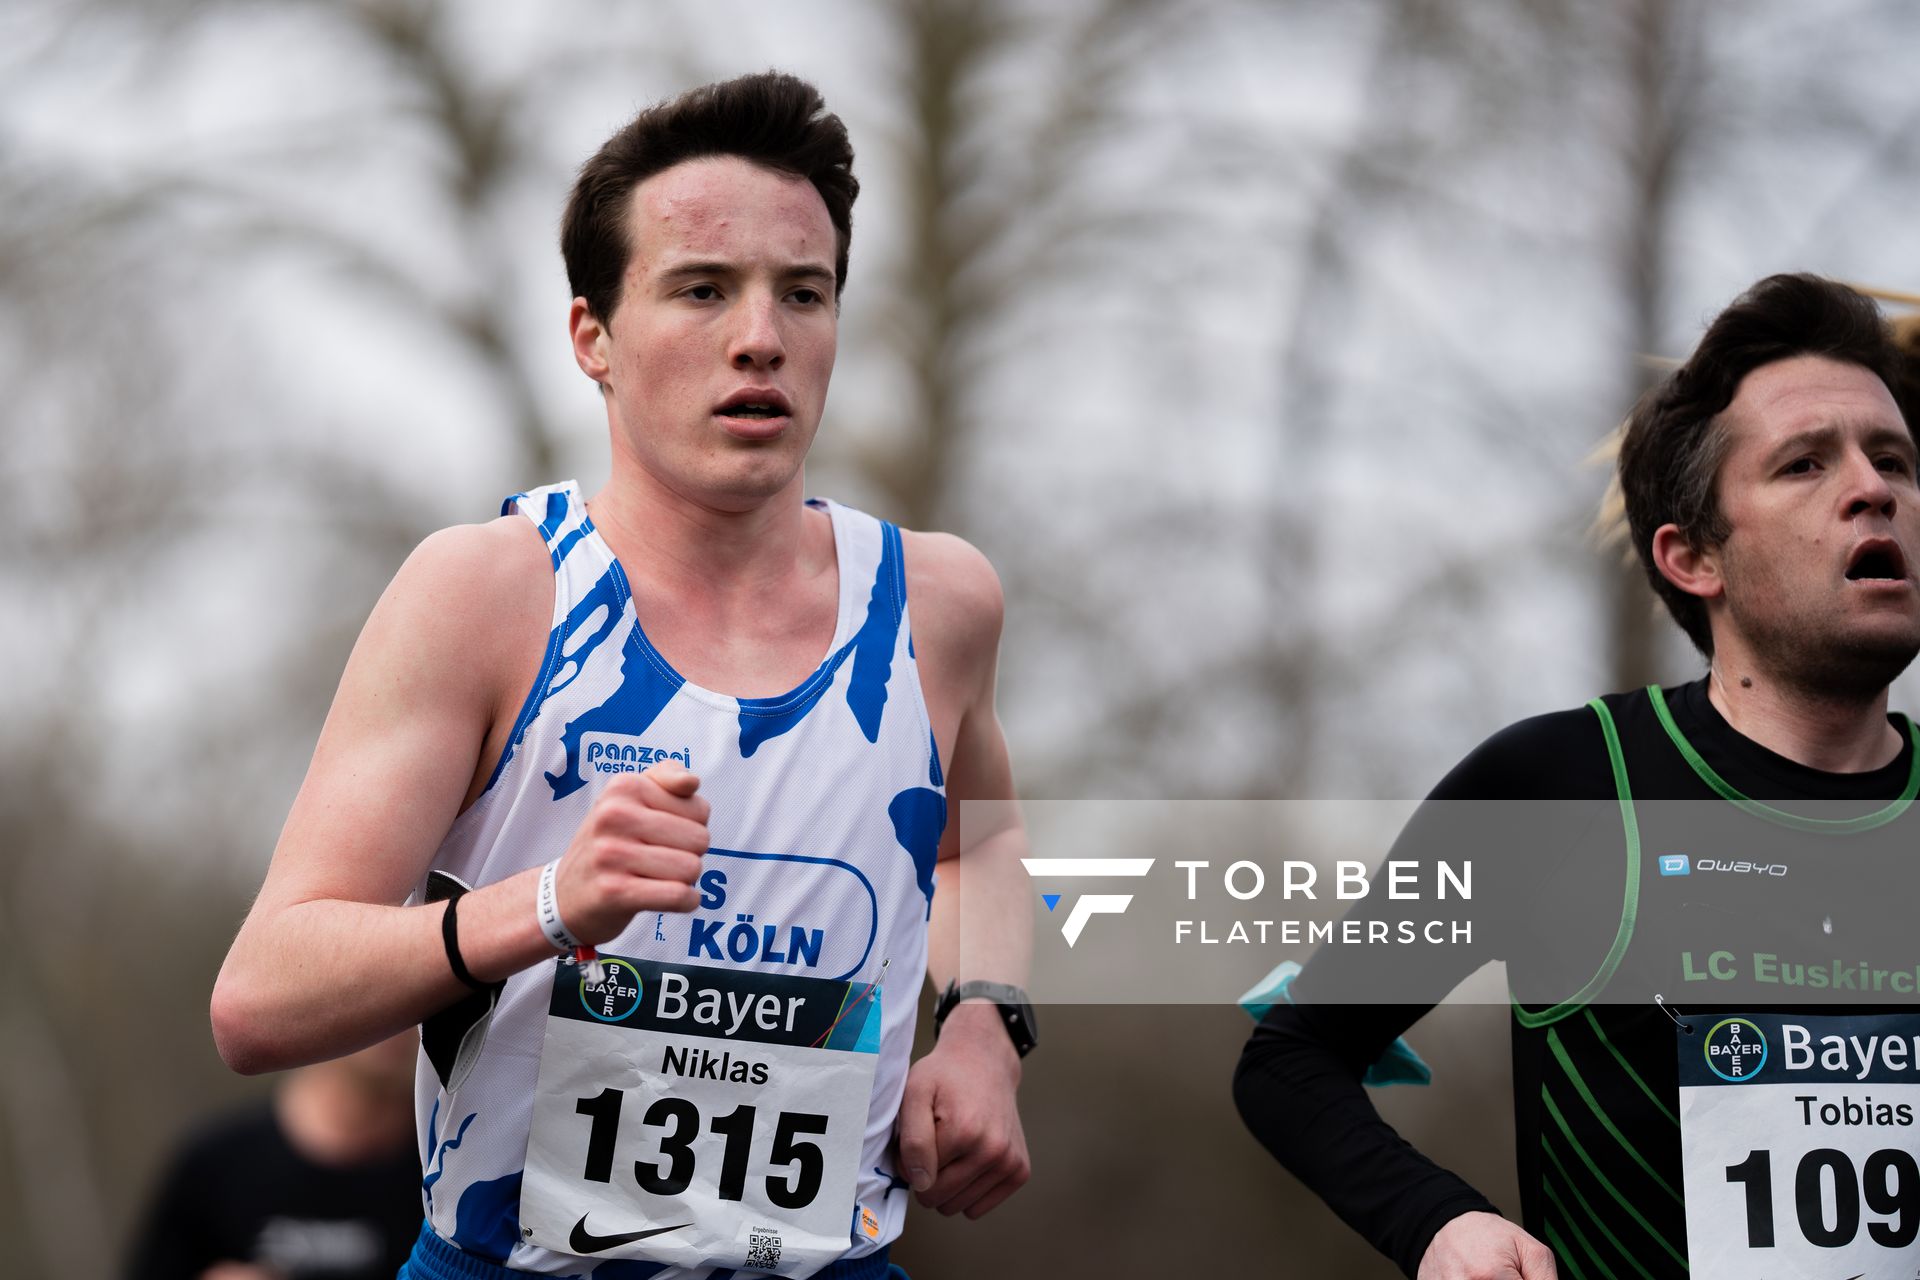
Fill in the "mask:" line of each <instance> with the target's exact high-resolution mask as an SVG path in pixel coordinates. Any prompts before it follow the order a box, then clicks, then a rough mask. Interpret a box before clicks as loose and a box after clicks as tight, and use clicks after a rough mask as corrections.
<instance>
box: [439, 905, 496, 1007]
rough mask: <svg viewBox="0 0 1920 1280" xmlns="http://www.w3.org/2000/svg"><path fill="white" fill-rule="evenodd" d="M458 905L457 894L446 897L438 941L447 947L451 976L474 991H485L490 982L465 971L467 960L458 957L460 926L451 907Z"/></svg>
mask: <svg viewBox="0 0 1920 1280" xmlns="http://www.w3.org/2000/svg"><path fill="white" fill-rule="evenodd" d="M459 905H460V899H459V897H458V896H455V897H452V898H448V899H447V909H446V911H445V912H444V913H442V914H441V916H440V942H441V944H442V945H443V946H445V947H446V949H447V967H448V968H450V969H452V970H453V976H454V977H456V978H458V979H460V981H461V982H462V983H464V984H465V985H467V986H468V987H470V988H472V989H473V990H475V991H486V990H488V989H489V988H490V986H491V984H490V983H485V982H482V981H480V980H479V979H478V978H476V977H474V976H473V975H472V974H471V973H468V972H467V962H466V961H465V960H462V959H461V958H460V926H459V925H458V924H457V923H456V922H455V920H454V917H453V909H454V908H455V907H457V906H459Z"/></svg>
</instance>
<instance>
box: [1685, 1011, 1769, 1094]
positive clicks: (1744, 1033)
mask: <svg viewBox="0 0 1920 1280" xmlns="http://www.w3.org/2000/svg"><path fill="white" fill-rule="evenodd" d="M1701 1048H1702V1050H1703V1051H1704V1052H1705V1054H1706V1056H1707V1067H1708V1068H1709V1069H1710V1070H1711V1071H1712V1072H1713V1074H1715V1075H1717V1076H1719V1077H1720V1078H1721V1079H1722V1080H1729V1081H1732V1082H1734V1083H1736V1084H1737V1083H1740V1082H1743V1081H1747V1080H1751V1079H1753V1077H1754V1076H1756V1075H1759V1074H1760V1068H1762V1067H1764V1066H1766V1065H1767V1037H1766V1034H1765V1033H1764V1032H1762V1031H1761V1030H1760V1028H1759V1027H1757V1026H1755V1025H1754V1024H1753V1023H1752V1022H1749V1021H1748V1020H1747V1019H1745V1018H1727V1019H1725V1020H1723V1021H1720V1022H1716V1023H1715V1024H1714V1025H1713V1029H1712V1030H1711V1031H1709V1032H1707V1038H1706V1043H1705V1044H1704V1045H1702V1046H1701Z"/></svg>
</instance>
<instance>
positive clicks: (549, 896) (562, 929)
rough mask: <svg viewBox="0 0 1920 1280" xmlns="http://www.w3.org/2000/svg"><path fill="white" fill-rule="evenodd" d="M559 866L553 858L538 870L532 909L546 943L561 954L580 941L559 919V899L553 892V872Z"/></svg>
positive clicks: (558, 861) (557, 860) (558, 860)
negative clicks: (537, 888)
mask: <svg viewBox="0 0 1920 1280" xmlns="http://www.w3.org/2000/svg"><path fill="white" fill-rule="evenodd" d="M559 866H560V859H558V858H555V859H554V860H553V861H552V862H549V863H548V864H547V865H546V866H545V867H543V868H541V870H540V893H539V896H538V897H536V898H535V899H534V909H535V911H536V912H537V913H538V914H539V917H540V932H541V933H544V934H546V935H547V941H548V942H551V943H552V944H553V949H554V950H555V951H559V952H562V953H568V952H571V951H572V950H573V949H574V948H575V947H577V946H579V945H580V939H578V938H576V937H574V936H573V934H572V933H570V932H568V930H567V926H566V925H565V924H564V923H563V922H562V921H561V919H560V897H559V895H558V894H556V893H555V892H554V890H553V876H554V872H555V871H556V870H557V869H558V867H559Z"/></svg>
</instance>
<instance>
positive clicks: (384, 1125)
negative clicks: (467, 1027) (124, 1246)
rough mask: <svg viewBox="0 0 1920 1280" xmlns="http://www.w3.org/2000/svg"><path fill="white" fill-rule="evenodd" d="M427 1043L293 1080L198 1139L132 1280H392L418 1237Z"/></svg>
mask: <svg viewBox="0 0 1920 1280" xmlns="http://www.w3.org/2000/svg"><path fill="white" fill-rule="evenodd" d="M418 1047H419V1037H418V1036H417V1035H415V1034H414V1033H412V1032H407V1033H403V1034H401V1035H397V1036H394V1037H393V1038H391V1039H389V1040H385V1041H382V1042H381V1043H379V1044H376V1045H374V1046H372V1047H371V1048H368V1049H362V1050H361V1051H360V1052H358V1053H355V1054H350V1055H349V1056H347V1057H344V1058H336V1059H334V1060H333V1061H330V1062H322V1063H317V1064H315V1065H313V1066H310V1067H302V1068H301V1069H299V1070H298V1071H294V1072H291V1073H290V1074H288V1076H287V1077H286V1078H285V1080H283V1081H282V1082H281V1084H280V1086H279V1088H278V1089H277V1090H275V1092H274V1095H273V1097H272V1099H271V1100H270V1101H268V1102H267V1103H264V1104H261V1105H257V1106H251V1107H247V1108H244V1109H242V1110H239V1111H235V1112H232V1113H230V1114H225V1115H221V1116H219V1117H216V1118H214V1119H213V1120H211V1121H209V1122H207V1123H206V1124H204V1125H203V1126H202V1127H200V1128H199V1129H198V1130H197V1131H195V1132H194V1133H192V1134H191V1135H189V1136H188V1137H187V1138H186V1139H185V1140H184V1141H183V1142H182V1144H181V1146H180V1148H179V1150H178V1151H176V1152H175V1154H174V1156H173V1158H172V1160H171V1161H170V1163H169V1164H168V1166H167V1168H166V1170H165V1171H164V1173H163V1174H162V1176H161V1179H160V1181H159V1184H158V1185H157V1186H156V1188H155V1190H154V1194H153V1198H152V1200H151V1202H150V1203H149V1205H148V1207H147V1212H146V1215H145V1218H144V1220H143V1222H142V1225H141V1228H140V1232H139V1235H138V1236H137V1237H136V1239H135V1241H134V1244H133V1249H132V1253H131V1255H130V1256H129V1258H128V1262H127V1267H126V1272H125V1274H126V1276H127V1277H128V1280H374V1278H375V1277H378V1278H379V1280H388V1278H389V1277H391V1276H392V1275H393V1274H394V1273H395V1272H396V1271H397V1270H399V1267H400V1264H401V1263H402V1262H404V1261H405V1260H406V1257H407V1254H408V1252H409V1251H410V1250H411V1249H412V1248H413V1242H414V1238H415V1237H416V1236H418V1235H419V1233H420V1160H419V1156H418V1154H417V1153H416V1152H415V1151H414V1149H413V1063H414V1054H415V1050H416V1049H417V1048H418Z"/></svg>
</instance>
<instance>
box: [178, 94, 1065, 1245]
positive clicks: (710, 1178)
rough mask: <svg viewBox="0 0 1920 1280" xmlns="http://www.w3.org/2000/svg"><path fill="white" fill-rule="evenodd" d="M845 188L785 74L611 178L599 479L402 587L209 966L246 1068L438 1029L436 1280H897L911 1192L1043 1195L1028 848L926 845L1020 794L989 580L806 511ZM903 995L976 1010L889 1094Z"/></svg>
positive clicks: (847, 155) (955, 555) (645, 137)
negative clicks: (1032, 1072) (1012, 767)
mask: <svg viewBox="0 0 1920 1280" xmlns="http://www.w3.org/2000/svg"><path fill="white" fill-rule="evenodd" d="M852 160H853V155H852V150H851V147H850V146H849V145H848V141H847V137H846V131H845V129H844V127H843V126H842V125H841V123H840V121H839V119H838V118H837V117H835V116H833V115H830V114H827V113H826V111H825V109H824V106H823V104H822V103H821V100H820V97H819V94H818V93H817V92H815V90H814V89H813V88H812V87H811V86H809V85H807V84H804V83H803V82H801V81H799V80H796V79H794V78H792V77H790V76H784V75H778V74H774V73H767V74H762V75H754V76H747V77H744V78H741V79H738V80H733V81H729V82H727V83H724V84H716V85H709V86H707V87H705V88H701V89H697V90H694V91H693V92H690V93H688V94H686V95H684V96H682V97H680V98H678V99H675V100H673V101H671V102H667V103H664V104H661V105H659V106H656V107H653V108H651V109H649V110H646V111H643V112H641V113H640V115H639V116H637V117H636V118H635V119H634V120H633V121H632V122H631V123H630V124H628V125H627V126H626V127H625V128H623V129H621V130H620V131H619V132H618V133H616V134H615V135H614V136H613V137H612V138H611V139H609V140H608V142H607V143H606V144H605V145H604V146H603V147H602V148H601V149H600V151H599V152H598V153H597V154H596V155H595V156H594V157H593V158H592V159H591V160H589V161H588V162H587V164H586V165H585V166H584V168H583V169H582V170H581V173H580V177H579V180H578V182H577V184H576V186H575V188H574V191H573V195H572V198H571V200H570V202H569V204H568V208H567V212H566V216H565V219H564V224H563V228H562V237H561V238H562V250H563V253H564V256H565V258H566V264H567V273H568V279H569V282H570V284H571V286H572V290H573V293H574V295H575V296H574V299H573V303H572V308H571V311H570V314H569V325H570V330H571V334H572V341H573V352H574V357H575V360H576V361H577V363H578V364H579V366H580V368H581V370H582V371H583V372H584V373H585V374H586V375H587V377H589V378H590V379H592V380H593V381H594V382H595V383H596V384H598V386H599V389H600V392H601V395H602V397H603V400H604V403H605V406H606V413H607V422H608V426H609V429H610V434H611V441H612V468H611V477H610V479H609V481H608V483H607V485H606V487H605V488H603V489H601V490H600V491H599V492H598V493H596V494H594V495H593V496H592V497H591V498H583V496H582V494H581V492H580V490H579V489H578V487H577V486H576V485H574V484H573V483H572V482H570V481H569V482H565V483H560V484H552V485H548V486H546V487H544V488H540V489H534V490H530V491H528V492H526V493H521V494H517V495H515V496H513V497H511V498H509V499H508V500H507V502H506V504H505V508H504V512H503V515H502V517H501V518H500V519H498V520H495V521H493V522H492V523H490V524H483V525H470V526H462V527H457V528H453V529H447V530H443V531H442V532H440V533H437V534H435V535H433V536H432V537H430V538H429V539H427V540H426V541H425V542H424V543H423V544H421V546H420V548H419V549H418V550H417V551H416V552H415V553H414V554H413V555H412V556H411V557H410V558H409V559H408V561H407V562H406V564H405V565H404V566H403V567H402V568H401V570H400V572H399V574H398V575H397V576H396V578H395V579H394V581H393V584H392V585H391V586H390V587H389V588H388V590H387V592H386V594H385V595H384V596H383V597H382V598H381V600H380V602H379V604H378V605H377V606H376V607H375V609H374V612H373V614H372V616H371V617H370V618H369V620H368V622H367V626H366V629H365V631H364V632H363V633H362V635H361V638H360V641H359V644H358V645H357V646H356V648H355V650H354V653H353V656H352V657H351V659H350V660H349V662H348V665H347V669H346V672H345V675H344V676H343V677H342V680H341V685H340V689H339V692H338V694H337V696H336V699H335V702H334V706H333V709H332V711H331V713H330V714H329V716H328V718H327V722H326V725H325V727H324V729H323V730H322V732H321V737H320V741H319V744H318V746H317V747H316V749H315V752H314V760H313V764H312V767H311V769H310V771H309V773H308V775H307V779H306V781H305V783H304V784H303V785H302V787H301V790H300V793H299V795H298V797H297V798H296V799H295V801H294V805H293V809H292V812H291V814H290V815H289V817H288V819H287V824H286V828H285V830H284V831H283V832H282V835H281V839H280V843H279V846H278V848H277V849H276V850H275V853H274V857H273V862H272V865H271V867H270V869H269V871H268V873H267V878H266V883H265V885H264V887H263V888H262V890H261V892H260V896H259V898H258V900H257V901H256V902H255V904H254V906H253V909H252V911H251V912H250V914H249V915H248V917H247V920H246V922H245V924H244V925H243V926H242V928H241V930H240V934H239V937H238V938H237V939H236V940H235V942H234V945H233V949H232V951H231V953H230V954H229V956H228V959H227V963H226V965H225V966H224V968H223V969H222V971H221V974H220V979H219V982H218V984H217V986H216V988H215V990H214V996H213V1023H214V1033H215V1038H216V1040H217V1041H218V1043H219V1046H220V1050H221V1053H222V1055H223V1056H224V1057H225V1059H226V1060H227V1062H228V1063H229V1064H230V1065H232V1066H233V1067H235V1068H236V1069H238V1070H241V1071H245V1072H254V1071H263V1070H271V1069H275V1068H279V1067H284V1066H289V1065H293V1064H296V1063H301V1062H310V1061H314V1060H316V1059H320V1058H324V1057H327V1056H330V1055H334V1054H339V1053H343V1052H346V1051H348V1050H351V1049H353V1048H356V1047H358V1046H360V1045H363V1044H367V1043H370V1042H372V1041H373V1040H376V1039H378V1038H380V1037H381V1036H384V1035H387V1034H390V1033H392V1032H393V1031H395V1030H396V1029H399V1028H403V1027H406V1026H408V1025H410V1024H413V1023H423V1024H424V1025H423V1042H424V1055H425V1059H426V1061H425V1063H424V1064H423V1069H422V1071H421V1073H420V1089H419V1108H418V1109H419V1121H420V1136H421V1142H422V1155H423V1159H424V1162H425V1172H424V1177H423V1180H422V1182H423V1190H424V1197H425V1201H426V1208H427V1224H426V1227H425V1229H424V1230H423V1231H422V1234H421V1238H420V1243H419V1245H418V1246H417V1247H416V1250H415V1252H414V1256H413V1259H412V1261H411V1263H410V1264H409V1265H410V1268H411V1272H412V1274H413V1275H415V1276H419V1277H435V1278H438V1277H453V1276H459V1277H494V1276H507V1275H510V1274H514V1273H518V1272H537V1273H560V1274H567V1275H576V1276H577V1275H583V1274H587V1273H589V1272H590V1273H592V1274H593V1275H596V1276H599V1277H605V1278H608V1280H612V1278H614V1277H621V1278H627V1277H640V1276H655V1275H658V1276H663V1277H681V1276H686V1277H696V1276H709V1275H711V1276H723V1275H732V1274H734V1273H735V1270H736V1269H738V1270H740V1271H743V1272H752V1273H778V1274H782V1275H807V1274H819V1275H826V1276H833V1277H867V1276H878V1275H884V1274H885V1273H886V1271H887V1263H886V1255H887V1247H888V1244H889V1242H890V1241H891V1240H892V1239H893V1238H894V1237H895V1236H896V1235H897V1234H898V1233H899V1231H900V1227H901V1223H902V1219H903V1218H904V1216H905V1213H906V1205H905V1196H904V1195H903V1194H901V1192H903V1191H904V1189H905V1188H907V1187H909V1186H910V1187H911V1188H912V1189H913V1190H915V1191H916V1192H918V1193H919V1194H920V1196H921V1199H922V1201H923V1203H926V1204H928V1205H930V1206H932V1207H934V1208H937V1209H940V1210H941V1211H942V1212H947V1213H952V1212H965V1213H967V1214H968V1215H969V1216H978V1215H979V1214H982V1213H985V1212H987V1211H988V1210H990V1209H992V1208H993V1207H994V1206H996V1205H997V1204H999V1203H1000V1202H1001V1201H1002V1200H1004V1199H1005V1198H1006V1197H1007V1196H1008V1195H1009V1194H1011V1193H1012V1192H1013V1191H1014V1190H1015V1189H1017V1188H1018V1187H1019V1186H1020V1184H1021V1183H1022V1182H1023V1181H1024V1180H1025V1178H1026V1176H1027V1167H1028V1166H1027V1156H1026V1148H1025V1142H1024V1139H1023V1137H1022V1132H1021V1126H1020V1120H1019V1115H1018V1113H1017V1110H1016V1107H1015V1098H1014V1095H1015V1090H1016V1087H1017V1085H1018V1082H1019V1077H1020V1054H1021V1053H1022V1052H1024V1051H1025V1049H1026V1048H1028V1047H1030V1045H1031V1040H1032V1035H1031V1021H1030V1016H1029V1015H1028V1013H1027V1011H1026V1009H1025V1004H1024V996H1023V995H1022V994H1021V993H1020V992H1019V991H1018V989H1017V987H1015V986H1013V985H1011V984H1016V983H1018V982H1020V981H1022V980H1023V979H1024V974H1025V967H1026V962H1027V954H1028V946H1029V938H1028V932H1029V928H1030V917H1029V915H1028V912H1029V907H1028V906H1027V895H1026V886H1025V881H1024V877H1023V875H1022V873H1021V871H1020V869H1019V864H1018V855H1019V853H1020V852H1021V851H1022V848H1021V846H1022V836H1021V833H1020V832H1019V830H1017V829H1012V828H1002V829H999V830H997V831H995V832H992V833H988V834H986V835H984V836H982V837H981V838H978V839H975V838H974V833H972V832H970V833H969V841H970V847H968V848H966V849H964V850H963V849H961V847H960V845H959V841H958V836H957V831H956V825H957V824H948V823H947V821H946V817H947V810H948V806H949V804H950V802H952V801H953V800H955V799H966V798H974V797H983V798H1009V797H1011V795H1012V781H1011V777H1010V774H1009V768H1008V760H1007V750H1006V744H1005V742H1004V740H1003V738H1002V735H1001V731H1000V728H999V725H998V722H997V721H996V719H995V714H994V707H993V689H994V665H995V655H996V649H997V645H998V639H999V632H1000V624H1001V610H1002V605H1001V596H1000V589H999V584H998V581H997V579H996V578H995V575H994V573H993V570H992V569H991V567H989V565H988V564H987V562H986V561H985V560H984V559H983V558H982V557H981V556H980V555H979V553H977V552H976V551H974V550H973V548H971V547H969V546H968V545H967V544H965V543H964V542H961V541H960V540H958V539H956V538H953V537H949V536H946V535H941V534H921V533H911V532H906V533H903V532H902V531H900V530H898V529H896V528H894V527H893V526H891V525H888V524H884V523H882V522H881V521H879V520H876V519H874V518H872V517H870V516H866V515H863V514H861V513H859V512H856V511H853V510H850V509H848V508H845V507H842V506H839V505H837V504H834V503H830V502H824V501H807V500H805V499H804V497H803V493H804V472H803V468H802V464H803V462H804V460H805V458H806V453H807V449H808V446H809V445H810V444H811V443H812V441H813V437H814V432H815V430H816V428H817V427H818V425H819V421H820V414H821V410H822V407H823V405H824V403H825V400H826V394H827V381H828V377H829V375H830V374H831V373H832V370H833V359H834V350H835V339H836V329H837V317H838V308H839V298H840V294H841V291H842V289H843V288H844V286H845V283H846V274H847V247H848V240H849V236H850V234H851V217H850V210H851V206H852V203H853V200H854V197H855V195H856V194H857V192H858V183H857V182H856V181H855V179H854V176H853V173H852ZM823 655H824V657H823ZM936 860H939V861H940V863H941V874H942V876H943V877H944V879H945V883H943V885H942V888H941V892H940V893H938V894H935V892H934V880H935V863H936ZM963 881H964V889H965V892H964V894H962V893H960V892H959V890H960V888H961V885H962V882H963ZM403 903H404V904H406V905H403ZM963 905H964V907H965V914H964V916H963V915H962V914H961V911H960V908H961V907H962V906H963ZM963 941H964V943H965V946H964V948H963V947H962V945H961V944H962V942H963ZM592 948H599V949H600V951H601V952H602V953H603V954H601V955H599V956H595V955H593V954H591V950H590V949H592ZM961 955H964V956H965V957H966V963H967V964H968V965H970V966H973V967H971V968H969V969H968V970H967V971H966V972H957V971H956V966H957V964H959V963H960V961H959V960H958V957H959V956H961ZM923 972H928V973H931V974H932V976H933V977H934V979H935V980H936V982H939V981H948V980H951V979H961V980H965V985H961V986H959V987H958V988H955V987H953V986H951V985H950V986H949V988H948V995H947V996H946V997H945V998H944V999H943V1000H942V1003H941V1008H940V1010H939V1013H940V1015H942V1024H943V1025H941V1026H940V1028H939V1029H940V1033H941V1034H940V1037H939V1040H938V1043H937V1045H936V1047H935V1048H934V1049H933V1051H932V1052H931V1053H929V1054H928V1055H927V1056H926V1057H924V1058H922V1059H921V1060H920V1061H918V1062H916V1063H914V1064H913V1065H912V1069H911V1071H909V1069H908V1063H907V1058H908V1054H909V1050H910V1047H911V1043H912V1039H913V1025H914V1017H915V1003H916V1002H915V992H916V991H917V989H918V986H919V983H920V981H921V976H922V973H923ZM1002 984H1005V985H1002ZM947 1015H950V1016H947ZM1010 1032H1011V1034H1010Z"/></svg>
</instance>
